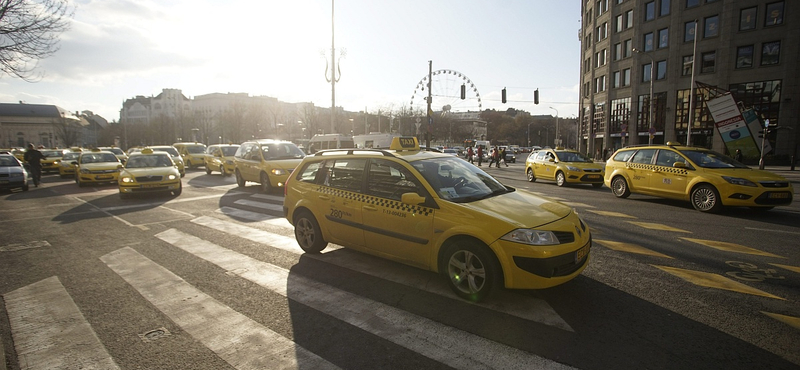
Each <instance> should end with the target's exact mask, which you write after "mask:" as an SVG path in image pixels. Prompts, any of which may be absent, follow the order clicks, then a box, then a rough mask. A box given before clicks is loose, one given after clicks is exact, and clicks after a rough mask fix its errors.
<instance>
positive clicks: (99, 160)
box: [71, 149, 120, 186]
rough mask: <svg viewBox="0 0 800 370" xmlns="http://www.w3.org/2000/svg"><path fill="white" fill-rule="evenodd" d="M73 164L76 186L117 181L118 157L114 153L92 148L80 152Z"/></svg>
mask: <svg viewBox="0 0 800 370" xmlns="http://www.w3.org/2000/svg"><path fill="white" fill-rule="evenodd" d="M71 163H72V164H74V165H75V182H76V183H77V184H78V186H84V185H87V184H92V183H106V182H117V178H118V175H119V165H120V162H119V159H117V156H115V155H114V153H111V152H105V151H102V150H99V149H93V150H91V151H87V152H81V155H79V156H78V160H76V161H73V162H71Z"/></svg>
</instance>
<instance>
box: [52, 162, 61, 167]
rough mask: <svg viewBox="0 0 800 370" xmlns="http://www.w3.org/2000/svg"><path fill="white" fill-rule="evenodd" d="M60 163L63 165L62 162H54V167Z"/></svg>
mask: <svg viewBox="0 0 800 370" xmlns="http://www.w3.org/2000/svg"><path fill="white" fill-rule="evenodd" d="M59 163H61V162H59V161H53V165H54V166H55V165H57V164H59Z"/></svg>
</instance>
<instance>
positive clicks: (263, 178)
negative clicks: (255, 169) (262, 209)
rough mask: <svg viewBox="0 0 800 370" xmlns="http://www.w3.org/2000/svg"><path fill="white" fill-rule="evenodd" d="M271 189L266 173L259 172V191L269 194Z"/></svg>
mask: <svg viewBox="0 0 800 370" xmlns="http://www.w3.org/2000/svg"><path fill="white" fill-rule="evenodd" d="M270 191H272V185H270V183H269V176H267V174H266V173H263V172H262V173H261V192H262V193H264V194H269V193H270Z"/></svg>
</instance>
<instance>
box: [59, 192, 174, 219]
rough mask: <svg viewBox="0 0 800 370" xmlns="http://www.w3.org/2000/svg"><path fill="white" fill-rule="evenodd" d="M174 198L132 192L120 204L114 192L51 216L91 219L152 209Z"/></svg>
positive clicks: (167, 195)
mask: <svg viewBox="0 0 800 370" xmlns="http://www.w3.org/2000/svg"><path fill="white" fill-rule="evenodd" d="M175 198H176V196H173V195H171V194H169V193H164V194H161V193H153V194H133V195H132V197H131V198H129V199H126V200H124V201H122V204H120V199H119V194H118V193H114V194H109V195H106V196H102V197H98V198H94V199H91V200H88V201H85V202H83V203H82V204H80V205H78V206H76V207H73V208H71V209H69V210H67V211H64V212H62V213H61V214H59V215H57V216H55V217H53V219H52V221H56V222H60V223H62V224H70V223H74V222H79V221H85V220H91V219H101V218H107V217H113V216H120V215H124V214H127V213H134V212H141V211H143V210H148V209H154V208H157V207H160V206H162V205H164V204H165V203H167V202H168V201H170V200H172V199H175Z"/></svg>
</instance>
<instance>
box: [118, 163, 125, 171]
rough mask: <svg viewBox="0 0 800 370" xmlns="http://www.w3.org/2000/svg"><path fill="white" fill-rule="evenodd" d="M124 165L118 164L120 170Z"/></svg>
mask: <svg viewBox="0 0 800 370" xmlns="http://www.w3.org/2000/svg"><path fill="white" fill-rule="evenodd" d="M123 167H125V166H123V165H121V164H118V165H117V169H118V170H121V169H122V168H123Z"/></svg>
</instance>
